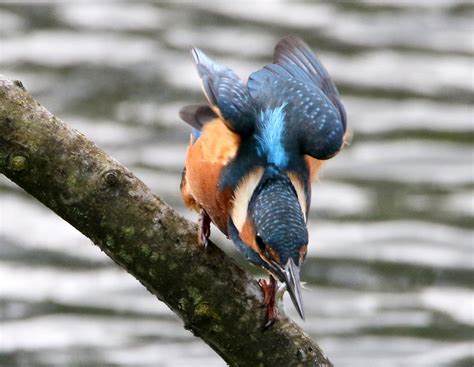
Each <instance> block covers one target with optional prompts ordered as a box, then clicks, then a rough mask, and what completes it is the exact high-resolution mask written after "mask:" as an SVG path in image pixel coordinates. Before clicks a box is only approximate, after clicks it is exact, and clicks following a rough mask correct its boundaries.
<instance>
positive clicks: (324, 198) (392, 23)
mask: <svg viewBox="0 0 474 367" xmlns="http://www.w3.org/2000/svg"><path fill="white" fill-rule="evenodd" d="M243 5H244V4H242V3H240V2H236V3H234V4H231V3H229V2H226V3H224V2H222V3H216V2H212V3H211V2H196V3H188V4H186V5H184V4H183V5H173V4H165V3H163V4H154V3H152V2H129V3H126V4H125V3H115V2H108V3H105V4H104V3H102V4H95V3H93V2H74V3H68V2H57V3H42V4H41V5H38V4H37V5H32V4H30V5H25V4H21V3H9V4H3V5H1V6H0V73H2V74H4V75H6V76H8V77H10V78H18V79H21V80H22V81H23V83H24V84H25V86H26V87H27V89H28V90H29V91H30V92H31V93H33V94H34V96H35V97H36V98H37V99H39V100H40V101H41V102H42V103H43V104H44V105H46V106H47V107H48V108H49V109H50V110H51V111H53V112H54V113H55V114H57V115H58V116H59V117H61V118H63V119H64V120H65V121H66V122H67V123H69V124H70V125H72V126H73V127H75V128H77V129H78V130H80V131H82V132H84V133H85V134H86V135H87V136H89V137H90V138H91V139H93V140H94V141H96V142H97V143H98V144H99V145H101V146H102V147H103V148H104V149H106V150H107V151H108V152H109V153H110V154H112V155H113V156H114V157H116V158H117V159H119V160H120V161H122V162H123V163H125V164H126V165H127V166H129V167H130V168H131V169H132V170H133V171H134V172H136V173H137V174H138V176H139V177H140V178H142V179H143V180H144V181H145V182H146V183H147V184H148V185H149V186H150V187H152V188H153V190H155V191H156V192H157V193H158V194H159V195H161V196H162V197H163V198H164V199H165V200H166V201H167V202H169V203H170V204H171V205H173V206H174V207H176V208H177V209H178V210H179V211H180V212H182V213H183V215H185V216H187V217H188V218H191V219H195V215H194V214H193V213H190V212H188V211H186V210H185V209H184V208H183V206H182V204H181V201H180V197H179V191H178V187H179V179H180V171H181V168H182V164H183V157H184V154H185V149H186V142H187V140H188V137H187V134H188V128H187V126H185V124H183V123H181V122H179V121H178V118H177V110H178V108H179V107H180V106H181V105H183V104H186V103H193V102H196V101H199V100H202V96H201V93H200V90H199V83H198V79H197V76H196V73H195V71H194V68H193V67H192V65H191V58H190V55H189V53H188V49H189V48H190V47H191V46H198V47H202V48H204V49H206V50H207V51H208V52H209V53H210V54H212V55H214V56H215V57H216V58H218V59H219V60H220V61H221V62H222V63H225V64H228V65H229V66H231V67H233V68H234V69H235V70H237V72H238V73H239V74H240V75H242V76H246V75H248V73H250V72H251V71H253V70H255V69H257V68H259V67H260V66H261V65H263V64H264V63H267V62H268V61H269V60H270V55H271V52H272V48H273V45H274V43H275V42H276V41H277V40H278V38H280V37H281V36H282V35H285V34H288V33H297V34H300V35H301V36H302V37H303V38H305V39H306V40H307V42H308V43H309V44H310V45H311V46H312V47H313V48H314V49H315V50H318V53H319V54H320V56H321V58H322V59H323V61H324V62H325V64H326V65H327V67H328V68H329V69H330V72H331V74H332V75H333V76H334V79H335V80H336V83H337V85H338V86H340V90H341V93H342V95H343V97H344V101H345V104H346V106H347V110H348V113H349V122H350V126H351V128H352V129H353V132H354V139H353V142H352V144H351V145H350V146H349V147H347V149H345V151H344V152H343V153H342V154H341V155H340V156H338V157H337V158H335V159H334V160H333V161H331V162H330V163H329V164H328V165H327V167H326V168H325V170H324V173H323V174H322V177H321V182H320V183H318V184H317V185H316V187H315V189H314V197H313V205H312V210H311V214H310V222H309V229H310V240H311V246H310V257H309V260H308V262H307V264H306V266H305V269H304V273H303V279H304V280H305V281H306V282H307V284H306V288H307V289H306V290H305V295H304V297H305V301H306V302H305V303H306V305H307V321H306V322H305V323H304V324H303V326H304V328H305V329H306V330H307V331H308V332H309V333H310V334H311V335H312V336H313V337H314V338H315V339H316V340H317V341H318V343H319V344H320V345H321V346H322V348H323V349H324V350H325V352H326V353H327V354H328V355H329V356H330V358H331V359H332V360H333V361H334V363H335V364H336V365H338V366H408V365H410V366H437V365H439V366H445V365H461V366H464V365H465V366H471V365H472V364H473V360H474V357H473V347H472V338H473V324H474V317H473V311H472V310H473V308H474V304H473V299H474V298H473V297H474V293H473V286H472V279H473V269H472V265H473V260H474V258H473V256H474V254H473V232H472V220H473V216H474V203H473V188H474V185H473V176H474V174H473V153H474V151H473V148H472V139H473V137H474V132H473V121H472V105H471V104H470V103H471V102H472V100H473V90H472V86H473V84H472V83H473V79H472V75H473V74H472V73H473V61H472V56H473V53H474V52H473V44H472V35H473V32H474V26H473V23H472V16H473V14H474V6H473V5H472V3H470V2H468V1H458V0H450V1H448V0H446V1H436V2H427V1H411V2H398V3H396V2H392V1H378V2H371V1H360V2H353V3H349V2H344V3H342V2H341V3H339V2H330V1H327V2H319V3H300V4H293V3H291V4H290V3H289V2H285V1H279V2H271V3H268V2H261V3H258V4H252V6H250V3H249V4H245V6H243ZM0 204H1V207H0V216H1V217H0V279H2V281H1V284H0V318H1V322H2V325H1V330H0V365H2V366H3V365H5V366H33V365H34V366H66V365H67V366H84V365H87V366H104V365H110V366H131V365H133V366H177V365H178V366H179V365H182V366H201V365H202V366H204V365H205V366H222V365H223V362H222V361H221V360H220V359H219V358H218V357H217V356H216V355H215V354H214V352H212V351H211V350H210V349H209V348H208V347H207V346H206V345H204V344H203V343H202V342H201V341H200V340H198V339H196V338H194V337H193V336H192V335H190V334H189V333H188V332H187V331H185V330H184V329H183V328H182V327H181V326H180V325H179V321H177V320H176V317H175V316H174V315H173V314H172V313H171V312H170V311H169V310H168V309H167V308H166V307H165V306H164V305H163V304H160V303H158V302H157V301H156V299H155V298H154V297H152V296H151V295H150V294H148V293H147V292H146V291H145V290H144V289H143V287H142V286H141V285H139V284H138V283H137V282H136V281H135V280H134V279H133V278H131V277H130V276H129V275H128V274H126V273H125V272H123V271H122V270H121V269H118V268H117V267H116V266H115V265H114V264H112V263H111V261H109V260H108V259H107V258H105V257H104V255H103V254H102V253H101V252H100V251H99V250H98V249H97V248H95V247H93V246H90V244H89V241H88V240H87V239H86V238H84V237H83V236H82V235H81V234H80V233H78V232H77V231H76V230H75V229H74V228H72V227H71V226H69V225H68V224H67V223H65V222H64V221H62V220H61V219H60V218H58V217H57V216H56V215H54V214H53V213H52V212H50V211H49V210H48V209H46V208H44V207H42V206H41V205H40V204H38V203H36V202H35V201H32V200H31V198H29V197H28V196H27V195H26V194H25V193H23V192H22V191H21V190H20V189H18V188H17V187H16V186H15V185H13V184H12V183H10V182H9V181H8V180H6V179H5V178H4V177H1V178H0ZM215 232H216V231H215ZM214 235H215V237H216V239H217V241H219V242H220V243H222V246H225V247H227V248H228V249H231V244H229V242H227V241H225V240H224V239H223V238H222V236H220V235H219V234H217V233H215V234H214ZM237 259H239V258H238V256H237ZM287 305H290V302H287ZM288 308H289V309H288V313H289V314H290V315H292V316H295V312H294V310H293V309H292V308H291V306H288ZM183 350H186V353H183Z"/></svg>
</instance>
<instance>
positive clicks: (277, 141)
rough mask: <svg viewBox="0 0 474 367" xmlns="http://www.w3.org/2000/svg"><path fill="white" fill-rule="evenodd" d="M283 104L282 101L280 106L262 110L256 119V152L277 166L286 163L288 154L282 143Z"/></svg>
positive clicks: (283, 125) (282, 165)
mask: <svg viewBox="0 0 474 367" xmlns="http://www.w3.org/2000/svg"><path fill="white" fill-rule="evenodd" d="M285 106H286V103H283V104H282V105H281V106H280V107H276V108H274V109H271V108H269V109H266V110H262V111H261V112H260V116H259V118H258V121H257V124H258V127H259V132H258V135H257V141H258V143H259V146H258V152H259V154H260V156H265V157H266V159H267V162H268V163H272V164H274V165H276V166H277V167H284V166H286V164H287V163H288V155H287V153H286V152H285V148H284V145H283V136H284V129H285V112H284V108H285Z"/></svg>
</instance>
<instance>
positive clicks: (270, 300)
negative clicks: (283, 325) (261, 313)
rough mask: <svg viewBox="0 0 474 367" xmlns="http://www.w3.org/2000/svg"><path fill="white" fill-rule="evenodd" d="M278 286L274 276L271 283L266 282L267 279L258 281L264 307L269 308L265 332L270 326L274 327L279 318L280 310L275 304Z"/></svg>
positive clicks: (264, 326) (264, 327)
mask: <svg viewBox="0 0 474 367" xmlns="http://www.w3.org/2000/svg"><path fill="white" fill-rule="evenodd" d="M276 284H277V282H276V280H275V278H273V277H272V276H270V280H269V281H266V280H265V279H260V280H259V281H258V285H259V286H260V288H261V289H262V293H263V305H262V307H266V308H267V314H266V319H265V324H264V325H263V330H267V329H268V328H269V327H270V326H272V325H273V323H274V322H275V320H276V319H277V317H278V308H277V306H276V302H275V295H276V291H277V286H276Z"/></svg>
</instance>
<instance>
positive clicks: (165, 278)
mask: <svg viewBox="0 0 474 367" xmlns="http://www.w3.org/2000/svg"><path fill="white" fill-rule="evenodd" d="M0 172H1V173H3V174H4V175H5V176H7V177H8V178H9V179H11V180H12V181H14V182H15V183H16V184H18V185H19V186H21V187H22V188H23V189H25V190H26V191H27V192H28V193H29V194H31V195H32V196H34V197H35V198H36V199H38V200H39V201H41V202H42V203H43V204H44V205H46V206H48V207H49V208H50V209H51V210H53V211H54V212H56V213H57V214H58V215H59V216H61V217H62V218H63V219H64V220H66V221H67V222H69V223H70V224H72V225H73V226H74V227H76V228H77V229H78V230H79V231H81V232H82V233H83V234H85V235H86V236H87V237H89V238H90V239H91V240H92V241H93V242H94V243H95V244H96V245H97V246H99V247H100V248H101V250H102V251H104V252H105V253H106V254H107V255H108V256H110V257H111V258H112V259H113V260H114V261H115V262H116V263H117V264H118V265H120V266H121V267H123V268H124V269H125V270H127V271H128V272H129V273H130V274H131V275H133V276H134V277H135V278H137V279H138V280H139V281H140V282H141V283H142V284H143V285H144V286H145V287H146V288H147V289H148V290H149V291H150V292H151V293H153V294H154V295H156V297H158V299H159V300H161V301H163V302H165V303H166V304H167V305H168V306H169V307H170V308H171V309H172V310H173V311H174V312H175V313H176V314H177V315H179V317H180V318H181V319H182V320H183V322H184V327H185V328H186V329H189V330H191V331H192V332H193V333H194V334H195V335H196V336H198V337H200V338H201V339H202V340H204V341H205V342H206V343H207V344H209V345H210V346H211V347H212V348H213V349H214V350H215V351H216V352H217V353H218V354H219V355H220V356H221V357H222V358H223V359H224V360H225V361H226V362H227V363H228V364H230V365H232V366H272V367H276V366H297V365H301V366H330V365H331V363H330V362H329V361H328V359H327V358H326V357H325V356H324V354H323V353H322V351H321V350H320V349H319V347H318V346H317V345H316V344H315V343H314V342H313V341H312V340H311V339H310V338H309V337H308V336H307V335H306V334H305V333H304V332H303V330H301V328H299V327H298V326H297V325H296V324H295V323H293V322H292V321H290V320H279V321H277V322H276V323H275V324H274V325H273V326H272V327H271V328H270V329H269V330H267V331H265V332H263V331H262V329H261V326H262V324H263V322H264V317H265V310H264V309H262V308H261V307H260V305H261V302H262V298H261V292H260V289H259V287H258V285H257V283H256V281H255V280H254V279H253V278H252V276H251V275H249V274H247V273H246V272H244V271H243V270H242V269H240V268H239V267H238V266H236V265H235V264H234V263H233V262H232V260H231V259H229V258H228V257H227V256H226V255H225V254H224V253H223V252H222V251H221V250H220V249H219V248H217V247H216V246H215V245H213V244H212V243H210V245H209V247H208V249H207V250H206V251H205V252H203V251H200V250H199V249H198V247H197V246H196V233H197V227H196V225H195V224H193V223H191V222H189V221H187V220H185V219H184V218H182V217H181V216H180V215H178V214H177V213H176V212H175V211H174V210H173V209H172V208H170V207H169V206H168V205H167V204H166V203H164V202H163V201H162V200H161V199H160V198H159V197H157V196H156V195H154V194H153V193H152V192H151V190H150V189H149V188H148V187H147V186H145V184H143V183H142V182H141V181H140V180H139V179H138V178H136V177H135V176H134V175H133V174H132V173H131V172H130V171H129V170H128V169H127V168H125V167H124V166H123V165H121V164H120V163H119V162H117V161H116V160H114V159H113V158H112V157H110V156H109V155H107V154H106V153H105V152H104V151H102V150H101V149H100V148H99V147H97V146H96V145H95V144H94V143H93V142H91V141H89V140H87V139H86V137H85V136H84V135H82V134H81V133H79V132H77V131H75V130H73V129H71V128H69V127H67V126H66V125H65V124H64V123H63V122H62V121H60V120H59V119H58V118H56V117H55V116H53V115H52V114H51V113H50V112H48V111H47V110H46V109H45V108H44V107H42V106H41V105H40V104H39V103H38V102H36V101H35V100H34V99H33V98H32V97H31V96H30V95H29V94H28V93H27V92H26V91H25V89H24V88H23V86H22V84H21V82H18V81H15V82H13V81H9V80H7V79H5V78H4V77H2V76H1V75H0ZM177 190H178V188H177ZM25 215H28V213H25ZM51 286H52V287H54V284H51Z"/></svg>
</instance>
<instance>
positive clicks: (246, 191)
mask: <svg viewBox="0 0 474 367" xmlns="http://www.w3.org/2000/svg"><path fill="white" fill-rule="evenodd" d="M262 176H263V167H257V168H256V169H254V170H253V171H251V172H250V173H249V174H248V175H246V176H244V177H243V178H242V179H241V180H240V182H239V184H238V185H237V188H236V189H235V191H234V198H233V205H232V210H231V214H230V216H231V217H232V221H233V222H234V225H235V228H237V230H238V231H239V232H241V231H242V228H243V227H244V224H245V221H246V220H247V211H248V207H249V203H250V199H251V198H252V195H253V193H254V191H255V189H256V188H257V185H258V183H259V182H260V180H261V179H262Z"/></svg>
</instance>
